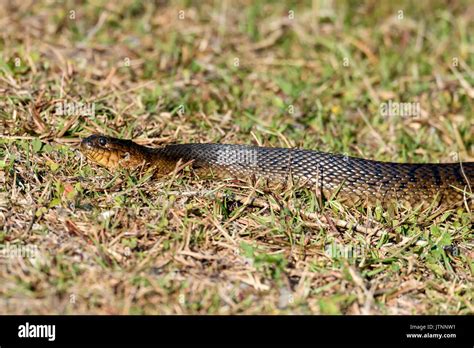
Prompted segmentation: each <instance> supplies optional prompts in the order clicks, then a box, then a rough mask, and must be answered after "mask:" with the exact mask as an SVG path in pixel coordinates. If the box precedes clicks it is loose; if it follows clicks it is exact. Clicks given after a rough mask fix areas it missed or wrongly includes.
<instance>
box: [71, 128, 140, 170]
mask: <svg viewBox="0 0 474 348" xmlns="http://www.w3.org/2000/svg"><path fill="white" fill-rule="evenodd" d="M80 150H81V152H82V153H83V154H84V155H85V156H86V157H87V158H88V159H89V160H90V161H92V162H93V163H96V164H98V165H101V166H103V167H106V168H108V169H121V168H125V169H135V168H138V167H140V166H143V165H145V164H147V163H148V162H149V158H148V157H149V156H148V153H147V152H146V151H144V149H143V147H142V146H140V145H138V144H135V143H134V142H133V141H131V140H122V139H117V138H112V137H108V136H105V135H98V134H94V135H91V136H89V137H87V138H85V139H83V140H82V142H81V145H80Z"/></svg>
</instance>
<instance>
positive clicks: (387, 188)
mask: <svg viewBox="0 0 474 348" xmlns="http://www.w3.org/2000/svg"><path fill="white" fill-rule="evenodd" d="M80 148H81V151H82V152H83V153H84V154H85V155H86V157H87V158H88V159H89V160H91V161H92V162H94V163H96V164H99V165H102V166H104V167H107V168H109V169H112V170H116V169H120V168H127V169H134V168H137V167H140V166H142V167H146V168H150V167H152V168H153V170H155V171H156V173H159V174H167V173H170V172H172V171H173V170H174V169H175V168H176V166H177V164H178V163H179V162H180V161H181V162H182V163H187V162H192V165H193V167H195V168H205V169H212V170H213V171H214V172H217V173H218V174H226V175H227V174H228V175H231V176H233V177H236V178H245V177H257V178H258V177H262V178H265V179H268V180H269V181H272V182H273V181H274V182H288V180H296V181H298V182H300V183H302V185H304V186H307V187H311V188H313V189H315V190H317V191H318V192H321V193H322V195H324V196H325V197H326V198H329V197H334V196H336V198H337V199H338V200H341V201H342V202H344V203H346V204H347V205H357V204H363V205H374V204H377V203H380V204H382V205H384V206H386V205H388V204H389V203H390V202H397V203H401V204H403V205H407V204H408V205H409V206H417V205H418V204H420V203H421V204H423V203H426V204H431V203H433V202H434V203H438V204H439V205H442V206H456V205H461V206H464V207H469V209H472V208H473V206H474V203H473V198H472V197H473V195H472V183H473V180H474V162H464V163H444V164H438V163H426V164H415V163H390V162H379V161H373V160H367V159H362V158H356V157H348V156H343V155H339V154H332V153H325V152H319V151H313V150H304V149H296V148H271V147H258V146H247V145H229V144H175V145H166V146H163V147H159V148H149V147H145V146H141V145H138V144H136V143H134V142H133V141H131V140H122V139H117V138H112V137H108V136H104V135H91V136H89V137H87V138H85V139H83V141H82V142H81V145H80Z"/></svg>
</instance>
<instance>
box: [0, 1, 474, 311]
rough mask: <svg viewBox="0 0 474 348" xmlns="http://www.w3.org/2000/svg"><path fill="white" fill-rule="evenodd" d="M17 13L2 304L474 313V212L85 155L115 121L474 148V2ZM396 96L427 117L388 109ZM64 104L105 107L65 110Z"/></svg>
mask: <svg viewBox="0 0 474 348" xmlns="http://www.w3.org/2000/svg"><path fill="white" fill-rule="evenodd" d="M0 11H1V12H3V13H2V16H0V18H2V19H1V20H0V21H1V22H2V27H3V28H4V29H3V31H2V35H1V36H0V48H1V49H0V91H1V95H0V134H2V137H1V140H0V248H1V254H0V255H1V256H2V257H0V278H1V279H2V281H1V282H0V312H1V313H21V314H26V313H35V314H40V313H41V314H45V313H97V314H156V313H166V314H172V313H178V314H181V313H186V314H196V313H199V314H236V313H245V314H260V313H265V314H287V313H298V314H299V313H301V314H303V313H306V314H307V313H314V314H360V313H364V314H366V313H369V314H468V313H473V309H474V307H473V305H472V303H473V302H474V301H473V286H472V284H473V280H474V278H473V275H474V263H473V258H474V243H473V229H472V222H473V216H472V212H470V211H466V209H462V208H460V209H453V210H449V211H446V212H440V211H437V210H436V209H435V208H432V209H428V210H425V211H419V210H410V211H406V210H403V209H402V208H400V209H395V210H390V211H384V210H382V209H380V208H375V209H373V208H371V209H362V208H359V209H348V208H346V207H344V206H342V205H341V204H339V203H338V202H337V200H329V201H326V202H321V201H320V200H319V199H318V197H316V195H315V194H314V192H310V191H308V190H306V189H303V188H281V189H279V190H274V189H271V188H269V187H266V186H265V184H261V183H260V184H258V183H254V182H246V181H236V180H224V181H212V180H206V179H205V178H201V177H199V176H197V175H195V174H193V173H191V172H189V171H185V172H182V173H178V174H176V175H174V176H173V177H170V178H164V179H163V180H159V181H157V180H150V179H149V177H148V176H147V175H143V174H139V173H127V172H117V173H111V172H109V171H107V170H104V169H101V168H97V167H95V166H94V165H90V164H89V163H87V162H86V161H85V160H84V159H83V158H82V157H81V155H80V154H79V152H78V151H77V148H76V147H75V145H77V144H78V141H79V140H80V138H83V137H85V136H87V135H89V134H91V133H105V134H108V135H111V136H117V137H125V138H134V139H137V141H140V142H141V143H142V144H147V145H150V146H159V145H161V144H166V143H173V142H179V143H185V142H223V143H245V144H259V145H269V146H282V147H293V146H298V147H304V148H308V149H318V150H322V151H330V152H338V153H344V154H347V155H353V156H359V157H365V158H373V159H378V160H388V161H400V162H408V161H411V162H452V161H457V160H462V161H472V160H473V158H474V157H473V153H474V151H473V150H474V138H473V136H472V134H474V126H473V112H472V110H473V94H474V92H473V87H472V86H473V84H474V73H473V68H472V67H473V64H474V55H473V50H474V42H473V36H472V35H470V33H472V32H473V31H474V28H473V21H472V13H473V11H474V7H473V6H472V4H471V3H470V2H469V1H467V0H466V1H457V2H454V3H450V4H446V3H445V2H442V1H430V2H423V1H419V2H406V3H403V4H401V5H400V4H397V5H395V4H390V3H389V2H383V3H380V2H376V1H366V2H364V3H362V4H356V2H352V1H349V2H337V3H332V2H327V1H320V2H319V1H314V2H312V3H311V2H309V1H306V2H292V1H288V2H286V3H284V2H279V3H278V4H273V3H270V2H263V1H252V2H250V1H244V2H241V3H235V2H231V1H223V2H211V1H209V2H205V3H201V2H199V3H195V2H192V1H183V2H179V1H177V2H170V3H167V2H163V3H157V4H151V3H148V2H143V3H141V2H139V1H123V2H121V4H120V5H117V4H114V5H112V3H107V2H106V1H94V2H90V3H83V4H80V5H79V4H76V3H75V2H71V1H65V2H63V3H56V2H34V3H31V4H30V3H24V4H23V3H22V4H16V5H14V4H13V5H8V6H5V7H3V8H1V9H0ZM181 11H182V12H181ZM400 11H402V12H400ZM388 101H394V102H404V103H419V104H418V105H419V106H420V113H419V114H417V115H415V117H397V116H391V117H387V116H383V115H381V112H380V107H381V105H382V103H387V102H388ZM62 102H65V103H76V104H73V105H76V106H77V105H81V104H79V103H82V104H84V105H86V104H88V103H90V105H93V106H94V113H93V115H85V114H84V113H83V112H70V113H68V114H66V115H60V114H59V113H58V109H57V107H58V104H59V103H62Z"/></svg>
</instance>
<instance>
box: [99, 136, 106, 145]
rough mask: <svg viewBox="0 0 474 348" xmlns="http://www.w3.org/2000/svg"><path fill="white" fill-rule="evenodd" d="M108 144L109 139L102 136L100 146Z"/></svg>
mask: <svg viewBox="0 0 474 348" xmlns="http://www.w3.org/2000/svg"><path fill="white" fill-rule="evenodd" d="M106 144H107V139H105V138H104V137H100V138H99V145H100V146H105V145H106Z"/></svg>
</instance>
